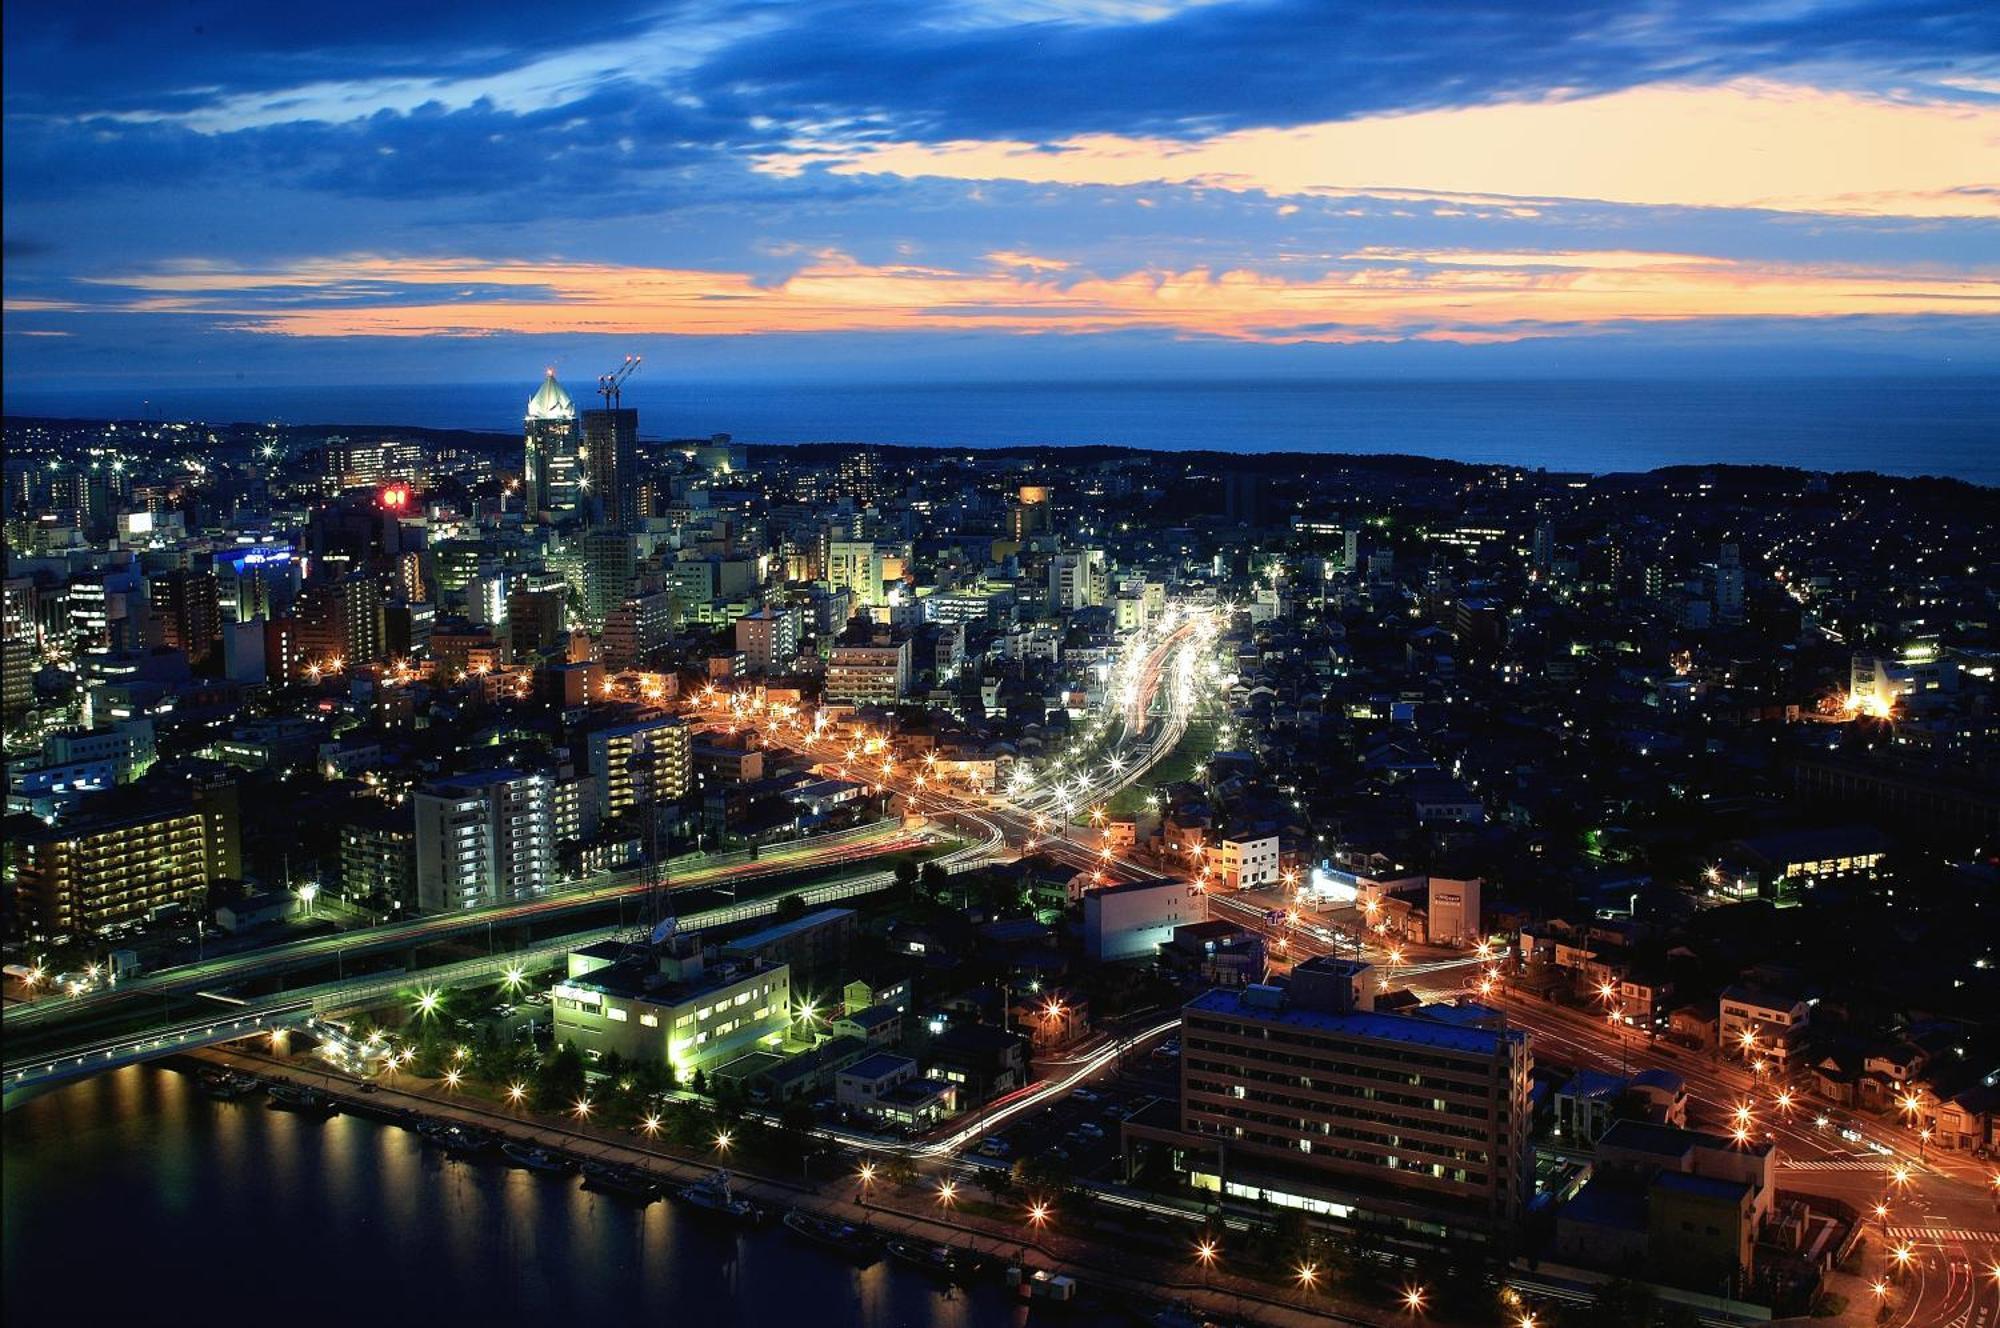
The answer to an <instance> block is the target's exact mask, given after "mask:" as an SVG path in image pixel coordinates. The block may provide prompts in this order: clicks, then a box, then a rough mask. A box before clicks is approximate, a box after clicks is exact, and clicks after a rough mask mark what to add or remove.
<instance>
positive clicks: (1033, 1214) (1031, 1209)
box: [1028, 1199, 1049, 1233]
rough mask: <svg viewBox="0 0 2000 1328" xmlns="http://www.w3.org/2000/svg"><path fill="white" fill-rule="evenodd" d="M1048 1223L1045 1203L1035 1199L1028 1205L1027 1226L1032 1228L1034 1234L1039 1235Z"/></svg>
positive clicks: (1047, 1207)
mask: <svg viewBox="0 0 2000 1328" xmlns="http://www.w3.org/2000/svg"><path fill="white" fill-rule="evenodd" d="M1048 1221H1049V1206H1048V1205H1047V1204H1046V1203H1043V1202H1042V1201H1041V1200H1040V1199H1037V1200H1035V1201H1034V1202H1033V1203H1031V1204H1029V1205H1028V1225H1029V1226H1031V1227H1033V1228H1034V1229H1035V1230H1036V1232H1038V1233H1039V1232H1040V1231H1041V1229H1042V1228H1043V1227H1044V1226H1047V1225H1048Z"/></svg>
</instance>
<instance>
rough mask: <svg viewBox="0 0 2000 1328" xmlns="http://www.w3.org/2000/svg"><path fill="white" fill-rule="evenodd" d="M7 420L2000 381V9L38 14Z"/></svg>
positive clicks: (1142, 6)
mask: <svg viewBox="0 0 2000 1328" xmlns="http://www.w3.org/2000/svg"><path fill="white" fill-rule="evenodd" d="M4 74H5V79H4V114H5V121H4V132H5V145H4V146H5V153H4V179H5V201H6V219H5V243H6V277H5V297H6V313H5V323H4V326H5V338H6V341H5V350H6V355H5V381H6V383H7V385H8V386H9V387H20V388H27V387H46V386H49V385H53V384H57V383H73V382H79V381H87V382H97V383H118V384H133V385H140V386H145V385H159V386H165V385H168V384H170V383H173V382H187V383H199V382H230V381H244V382H249V383H267V384H286V383H297V384H312V383H340V382H391V381H418V380H423V379H427V378H448V379H452V380H495V381H499V380H508V379H527V380H529V381H532V379H533V377H534V376H535V374H536V373H537V372H538V370H539V367H540V366H541V365H542V364H544V363H555V364H558V365H563V366H568V365H570V364H575V365H576V366H577V368H576V371H577V372H581V373H585V374H588V373H594V372H595V366H597V365H598V364H599V363H600V362H608V360H607V357H609V360H611V361H615V359H616V358H617V357H618V356H619V355H622V354H623V353H626V352H627V351H640V352H643V353H645V354H646V355H647V356H648V360H649V363H654V364H661V365H663V366H664V365H666V364H672V365H674V366H675V368H676V371H678V372H683V373H686V374H689V375H693V376H703V377H713V378H768V379H784V378H788V377H796V378H815V377H851V378H877V379H897V378H903V377H910V376H930V377H966V378H1006V377H1009V376H1038V375H1047V374H1060V375H1063V376H1084V377H1088V376H1092V375H1103V376H1131V375H1135V374H1136V375H1144V374H1146V373H1171V374H1175V375H1189V374H1195V375H1199V374H1203V373H1213V374H1218V375H1229V376H1238V377H1241V376H1255V375H1258V374H1265V373H1269V374H1284V375H1297V374H1308V375H1311V374H1326V375H1342V374H1368V375H1375V374H1395V373H1433V372H1447V373H1465V374H1475V375H1486V374H1490V375H1499V376H1505V375H1509V374H1516V373H1520V374H1526V373H1535V374H1545V373H1549V372H1578V373H1613V372H1632V371H1645V370H1648V369H1661V370H1663V371H1672V372H1689V373H1700V372H1708V371H1743V370H1744V369H1745V368H1746V367H1750V368H1754V367H1756V366H1759V365H1770V366H1772V367H1774V368H1775V367H1782V368H1784V369H1786V370H1788V371H1797V370H1799V369H1807V368H1812V367H1815V366H1820V367H1825V368H1828V369H1830V370H1836V371H1839V372H1857V371H1860V372H1865V371H1871V370H1879V371H1882V372H1896V373H1904V372H1927V371H1954V372H1956V371H1964V370H1967V369H1972V370H1991V369H1993V368H1994V367H1995V365H1996V363H2000V353H1997V352H1996V347H2000V338H1996V330H2000V322H1996V318H1995V313H1996V301H1997V300H2000V283H1996V280H1995V276H1996V266H1997V265H2000V225H1996V218H1997V217H2000V9H1996V8H1995V7H1994V6H1992V5H1990V4H1985V5H1981V4H1946V3H1927V2H1925V0H1916V2H1915V3H1911V2H1907V0H1905V2H1901V3H1888V2H1886V0H1859V2H1856V3H1837V4H1822V3H1810V2H1807V0H1794V2H1789V3H1787V2H1782V0H1779V2H1772V3H1760V4H1736V5H1728V6H1704V5H1686V4H1675V3H1657V2H1656V3H1647V4H1636V5H1635V4H1630V3H1621V4H1597V3H1576V2H1565V0H1548V2H1545V3H1538V4H1532V5H1530V4H1520V5H1510V4H1497V3H1457V2H1455V0H1446V2H1444V3H1437V4H1427V5H1421V6H1419V5H1388V4H1380V5H1360V4H1347V3H1316V4H1303V3H1289V2H1281V0H1261V2H1251V3H1245V2H1240V0H1237V2H1231V0H1221V2H1217V3H1175V2H1174V0H1158V2H1157V3H1147V2H1145V0H1085V2H1084V3H1075V4H1056V3H1044V2H1042V0H1020V2H1018V3H1011V4H998V5H988V4H975V3H944V4H927V3H913V2H906V0H897V2H895V3H869V4H809V3H798V4H771V3H689V4H665V5H660V4H652V5H625V4H620V3H609V4H599V5H594V6H590V7H588V8H587V9H582V10H576V11H568V10H567V9H566V8H565V7H556V6H548V7H539V6H538V7H532V8H529V7H510V6H506V5H500V4H492V5H487V4H472V3H457V2H456V0H453V2H450V3H432V4H427V5H422V6H407V5H403V4H396V5H390V4H385V3H379V2H378V0H360V2H359V3H347V4H342V5H338V6H331V5H322V4H303V5H268V4H259V5H251V4H237V3H223V2H221V0H204V2H197V3H177V4H160V3H155V4H148V5H119V4H105V5H98V6H92V7H87V8H79V7H75V6H70V5H56V4H52V3H44V2H42V0H24V2H22V3H15V4H10V6H9V9H8V15H7V24H6V29H5V70H4Z"/></svg>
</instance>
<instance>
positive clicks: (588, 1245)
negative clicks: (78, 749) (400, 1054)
mask: <svg viewBox="0 0 2000 1328" xmlns="http://www.w3.org/2000/svg"><path fill="white" fill-rule="evenodd" d="M4 1181H5V1184H4V1223H0V1262H4V1267H5V1275H4V1276H5V1290H6V1296H7V1304H8V1308H9V1315H8V1317H9V1319H10V1320H12V1321H16V1322H23V1323H25V1322H33V1321H35V1320H36V1316H38V1315H40V1314H58V1313H61V1314H65V1315H70V1316H73V1315H74V1313H75V1311H76V1310H77V1309H78V1308H79V1306H81V1305H86V1304H87V1305H88V1306H89V1307H90V1310H91V1317H92V1318H93V1319H99V1318H102V1319H110V1318H113V1317H123V1316H127V1315H130V1316H134V1317H138V1318H142V1320H143V1321H150V1322H180V1321H184V1320H188V1319H192V1318H196V1317H201V1318H204V1319H207V1318H210V1317H211V1316H214V1315H218V1314H227V1313H230V1312H233V1311H245V1310H259V1311H262V1310H267V1309H269V1308H271V1307H272V1306H273V1305H276V1304H283V1305H285V1306H286V1311H285V1318H286V1324H287V1328H309V1326H310V1325H317V1324H329V1325H330V1324H334V1323H339V1324H342V1325H343V1326H344V1328H351V1325H352V1324H353V1323H354V1322H355V1318H356V1315H357V1314H365V1313H366V1312H367V1310H366V1309H365V1308H364V1306H365V1305H369V1304H373V1305H380V1304H382V1303H383V1302H384V1300H385V1299H388V1300H391V1301H394V1300H396V1299H404V1300H406V1301H407V1303H409V1304H412V1305H422V1306H424V1307H425V1308H426V1311H427V1312H428V1313H445V1314H450V1315H453V1316H458V1315H467V1314H469V1315H492V1316H504V1318H505V1320H506V1321H511V1322H518V1321H520V1320H521V1319H522V1318H524V1317H528V1316H539V1317H543V1318H550V1317H555V1316H561V1317H562V1318H565V1319H567V1318H573V1317H576V1316H578V1315H579V1314H581V1315H583V1316H592V1315H617V1316H619V1317H620V1318H621V1319H625V1318H629V1317H630V1316H632V1315H635V1314H636V1315H640V1316H642V1321H651V1322H668V1321H671V1322H681V1323H694V1324H701V1325H704V1326H706V1325H717V1326H718V1328H730V1326H732V1325H742V1326H743V1328H751V1326H752V1325H763V1324H771V1323H783V1322H798V1323H810V1324H813V1325H814V1328H999V1325H1003V1324H1005V1325H1010V1324H1013V1323H1015V1322H1016V1321H1017V1319H1018V1317H1019V1315H1020V1311H1019V1309H1018V1307H1016V1306H1015V1305H1013V1304H1012V1303H1011V1302H1010V1301H1009V1300H1008V1299H1007V1298H1006V1296H1005V1295H1004V1293H1003V1292H1002V1291H1001V1290H1000V1289H999V1288H997V1287H992V1286H988V1287H982V1288H979V1289H977V1290H975V1291H972V1292H969V1293H968V1292H965V1291H959V1292H955V1293H946V1292H945V1291H943V1290H942V1289H941V1288H940V1287H938V1286H937V1285H936V1284H934V1283H933V1282H931V1281H930V1280H929V1279H927V1278H925V1277H923V1276H922V1275H921V1274H918V1273H915V1272H912V1271H910V1270H907V1269H904V1268H901V1267H898V1266H896V1265H893V1264H891V1263H887V1262H884V1263H879V1264H876V1265H875V1266H873V1267H871V1268H867V1269H860V1270H857V1269H854V1268H852V1267H850V1266H848V1265H846V1264H844V1263H841V1262H839V1261H838V1260H836V1259H833V1258H832V1257H830V1256H828V1255H825V1254H823V1253H821V1252H819V1251H816V1250H810V1249H806V1248H803V1247H801V1246H800V1245H798V1244H797V1243H796V1242H795V1241H794V1240H793V1239H792V1238H790V1237H789V1236H787V1235H786V1234H785V1233H784V1232H783V1231H782V1230H778V1229H773V1230H769V1231H761V1232H755V1233H737V1232H732V1231H728V1230H724V1229H719V1228H716V1227H713V1226H711V1225H709V1224H706V1223H703V1222H701V1221H699V1220H696V1219H694V1218H692V1217H691V1216H690V1215H689V1214H688V1213H687V1212H685V1211H684V1210H681V1209H678V1208H677V1207H676V1206H675V1205H673V1204H672V1203H671V1202H664V1203H656V1204H652V1205H650V1206H648V1207H645V1208H637V1207H634V1206H633V1205H631V1204H629V1203H627V1202H625V1201H623V1200H621V1199H619V1198H616V1197H615V1196H609V1195H602V1194H597V1193H595V1192H592V1191H588V1190H585V1189H583V1188H581V1187H580V1186H579V1184H578V1183H577V1180H576V1178H575V1177H573V1176H570V1177H551V1176H545V1175H540V1174H536V1173H531V1172H527V1171H521V1170H517V1169H514V1168H509V1167H504V1166H501V1165H498V1164H494V1163H466V1162H459V1161H454V1160H451V1159H447V1158H445V1157H444V1156H443V1155H442V1154H440V1153H439V1152H437V1151H436V1150H434V1149H426V1148H425V1147H424V1146H423V1143H422V1140H421V1139H419V1137H418V1136H417V1135H416V1134H415V1133H413V1132H411V1131H408V1130H402V1129H398V1128H396V1127H394V1126H388V1125H381V1124H378V1123H376V1122H373V1121H367V1120H357V1119H354V1118H351V1117H345V1116H336V1117H334V1118H333V1119H331V1120H327V1121H318V1120H313V1119H310V1118H308V1117H304V1116H300V1115H296V1114H294V1113H291V1112H284V1111H273V1110H271V1109H269V1108H268V1107H266V1106H265V1104H264V1102H263V1101H262V1099H261V1098H256V1097H252V1098H245V1099H242V1100H240V1101H236V1102H217V1101H213V1100H211V1099H210V1098H208V1097H207V1096H205V1095H204V1094H203V1093H201V1092H200V1090H199V1088H198V1087H197V1086H196V1085H195V1083H194V1081H193V1080H192V1079H190V1078H188V1077H186V1076H184V1075H181V1074H178V1073H176V1072H173V1071H170V1070H163V1069H157V1068H153V1067H147V1066H133V1067H130V1068H127V1069H123V1070H119V1071H116V1072H114V1073H111V1074H106V1075H99V1076H97V1077H96V1078H93V1079H87V1080H84V1081H82V1082H80V1083H76V1084H72V1085H69V1086H67V1087H64V1088H62V1089H60V1090H58V1091H56V1092H53V1093H49V1094H46V1095H44V1096H42V1097H39V1098H36V1099H34V1100H32V1101H30V1102H27V1103H24V1104H22V1105H21V1106H19V1107H17V1108H15V1109H14V1110H13V1111H11V1112H8V1113H7V1115H6V1117H5V1173H4ZM411 1297H416V1299H409V1298H411Z"/></svg>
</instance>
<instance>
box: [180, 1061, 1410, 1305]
mask: <svg viewBox="0 0 2000 1328" xmlns="http://www.w3.org/2000/svg"><path fill="white" fill-rule="evenodd" d="M199 1055H200V1059H202V1060H205V1061H208V1062H211V1063H214V1064H218V1065H224V1066H227V1067H229V1068H231V1069H236V1070H241V1071H244V1072H246V1073H250V1074H254V1075H257V1076H258V1077H260V1078H263V1079H266V1080H276V1081H286V1082H292V1083H298V1084H309V1085H312V1086H314V1087H318V1088H322V1089H325V1090H326V1091H328V1092H329V1093H331V1094H332V1095H333V1096H335V1097H336V1098H341V1099H358V1097H359V1089H360V1085H359V1082H358V1081H356V1080H353V1079H351V1078H349V1077H348V1076H345V1075H342V1074H340V1073H338V1072H331V1073H329V1071H327V1070H326V1069H324V1068H322V1067H320V1066H318V1065H313V1066H310V1067H308V1066H305V1065H301V1064H299V1063H296V1062H294V1061H288V1060H284V1059H279V1058H276V1057H272V1056H268V1055H264V1054H261V1053H258V1052H251V1051H245V1050H242V1049H240V1048H213V1049H209V1050H206V1051H203V1052H201V1053H200V1054H199ZM368 1096H369V1098H370V1100H371V1101H372V1102H373V1103H375V1104H379V1105H383V1106H397V1107H405V1108H408V1109H410V1110H412V1111H414V1112H416V1113H417V1114H418V1115H420V1116H423V1117H425V1118H428V1119H432V1120H440V1121H458V1122H462V1123H464V1124H468V1125H475V1126H479V1127H481V1128H484V1129H488V1130H491V1131H493V1132H495V1133H496V1134H500V1135H503V1136H504V1137H506V1138H508V1139H510V1140H518V1141H521V1142H524V1143H531V1144H534V1145H537V1146H540V1147H543V1148H549V1149H555V1150H560V1151H562V1152H565V1153H568V1154H570V1155H572V1156H575V1157H578V1158H584V1159H601V1160H604V1161H607V1162H614V1163H619V1164H623V1165H628V1166H634V1167H638V1168H640V1169H642V1170H644V1171H647V1172H649V1173H651V1174H652V1175H654V1176H655V1177H657V1178H658V1179H660V1180H661V1181H663V1182H665V1183H667V1184H668V1185H670V1186H672V1185H680V1184H686V1183H687V1182H689V1181H694V1180H699V1179H701V1178H703V1177H706V1176H709V1175H712V1174H713V1173H714V1172H715V1171H717V1170H718V1169H720V1168H721V1165H722V1164H721V1163H719V1162H704V1161H699V1160H695V1159H692V1158H688V1157H684V1156H681V1155H679V1154H677V1153H671V1152H668V1151H666V1150H665V1149H664V1148H662V1147H659V1146H655V1145H652V1144H649V1143H646V1142H644V1141H641V1140H639V1139H636V1138H634V1137H633V1136H632V1135H631V1134H630V1133H629V1132H627V1131H624V1130H619V1129H613V1128H610V1127H599V1126H594V1125H591V1124H588V1123H586V1122H581V1121H575V1120H569V1119H556V1118H552V1117H549V1116H546V1115H542V1114H539V1113H533V1112H528V1111H525V1110H507V1109H503V1108H499V1107H496V1106H493V1105H491V1104H488V1103H486V1102H484V1101H481V1100H478V1099H472V1098H467V1097H465V1096H463V1095H456V1094H450V1093H447V1092H445V1091H442V1090H441V1089H439V1088H435V1087H433V1086H431V1085H429V1084H426V1083H423V1082H421V1081H416V1080H407V1079H406V1080H404V1081H402V1082H399V1083H397V1084H394V1085H389V1084H381V1085H378V1086H377V1087H376V1089H375V1090H374V1091H373V1092H372V1093H370V1094H369V1095H368ZM728 1170H729V1171H730V1174H731V1177H732V1181H733V1184H732V1188H733V1189H734V1190H735V1191H736V1192H737V1193H739V1194H742V1195H744V1196H746V1197H748V1198H750V1199H753V1200H755V1201H756V1202H758V1203H761V1204H764V1205H765V1206H767V1207H770V1208H772V1209H776V1210H780V1211H782V1210H783V1209H785V1208H790V1207H797V1208H802V1209H806V1210H809V1211H811V1212H815V1213H821V1214H825V1215H827V1216H831V1217H838V1218H841V1219H843V1220H845V1221H849V1222H856V1223H860V1222H866V1223H867V1224H868V1225H870V1226H871V1227H873V1228H874V1229H875V1230H876V1231H877V1232H878V1233H880V1234H882V1235H885V1236H910V1237H913V1238H917V1239H922V1240H925V1241H929V1242H932V1243H936V1244H953V1245H958V1246H961V1247H965V1248H969V1249H974V1250H977V1251H978V1252H979V1253H980V1254H982V1255H984V1256H986V1257H987V1258H989V1259H992V1260H996V1261H1000V1262H1004V1263H1014V1262H1025V1264H1026V1265H1027V1266H1028V1267H1031V1268H1037V1269H1046V1270H1048V1271H1049V1272H1051V1273H1057V1274H1066V1275H1068V1276H1070V1277H1073V1278H1075V1279H1076V1280H1077V1282H1078V1283H1079V1284H1080V1285H1082V1286H1083V1287H1084V1288H1086V1289H1087V1290H1089V1291H1095V1292H1099V1293H1109V1294H1112V1295H1118V1296H1131V1297H1137V1298H1143V1299H1148V1300H1154V1301H1161V1300H1172V1301H1181V1302H1185V1303H1186V1304H1187V1305H1188V1306H1189V1307H1190V1308H1192V1309H1194V1310H1196V1311H1198V1312H1200V1313H1201V1314H1205V1315H1208V1316H1210V1317H1213V1318H1216V1319H1219V1320H1222V1321H1224V1322H1230V1321H1235V1322H1246V1323H1257V1324H1264V1325H1269V1326H1270V1328H1326V1325H1329V1324H1349V1325H1365V1326H1366V1328H1385V1326H1386V1325H1389V1324H1391V1323H1394V1322H1396V1320H1395V1319H1393V1318H1391V1317H1390V1316H1389V1315H1387V1314H1377V1313H1373V1312H1370V1311H1367V1310H1364V1309H1359V1308H1357V1307H1353V1306H1350V1305H1345V1304H1340V1305H1336V1304H1335V1303H1334V1301H1333V1298H1332V1297H1330V1296H1324V1295H1316V1296H1315V1297H1314V1299H1315V1300H1317V1301H1319V1302H1320V1303H1319V1304H1309V1303H1306V1301H1305V1300H1304V1297H1303V1296H1301V1295H1298V1294H1293V1295H1290V1296H1288V1295H1287V1294H1286V1293H1285V1292H1283V1291H1281V1290H1279V1289H1277V1288H1274V1287H1272V1286H1271V1285H1270V1284H1268V1283H1264V1282H1258V1281H1253V1280H1251V1279H1249V1278H1245V1277H1239V1276H1235V1275H1233V1274H1231V1273H1230V1272H1228V1271H1227V1270H1226V1269H1224V1268H1216V1269H1212V1270H1210V1271H1209V1272H1208V1273H1207V1274H1206V1275H1204V1274H1203V1273H1202V1272H1201V1270H1200V1269H1199V1268H1197V1267H1195V1266H1194V1264H1193V1260H1192V1258H1190V1260H1189V1261H1188V1262H1186V1263H1183V1264H1179V1265H1175V1264H1172V1263H1169V1262H1167V1261H1164V1260H1160V1259H1157V1258H1150V1257H1148V1256H1146V1255H1144V1254H1140V1253H1135V1252H1133V1251H1132V1250H1129V1249H1118V1248H1113V1247H1111V1246H1110V1245H1109V1244H1108V1243H1106V1242H1104V1241H1099V1240H1089V1239H1084V1238H1080V1237H1076V1236H1072V1235H1067V1234H1065V1233H1063V1232H1061V1231H1058V1230H1053V1229H1050V1228H1046V1227H1045V1228H1044V1229H1043V1230H1041V1231H1040V1232H1032V1231H1029V1230H1028V1229H1027V1227H1026V1224H1025V1222H1024V1223H1022V1224H1018V1225H1013V1226H1003V1224H1001V1223H999V1222H996V1221H994V1220H992V1219H989V1218H986V1217H983V1216H980V1215H978V1214H973V1213H965V1212H956V1213H952V1214H949V1215H947V1214H944V1213H941V1212H939V1211H938V1209H937V1208H936V1206H935V1205H934V1204H928V1203H922V1202H921V1201H918V1202H912V1196H909V1195H898V1194H896V1193H895V1192H894V1190H893V1187H890V1186H887V1185H883V1184H878V1185H876V1186H875V1187H874V1193H873V1194H872V1195H871V1196H869V1197H868V1198H867V1200H866V1202H865V1203H864V1202H857V1198H858V1197H859V1195H858V1192H857V1188H856V1185H855V1182H854V1180H853V1178H852V1177H849V1176H842V1177H840V1178H838V1179H836V1180H824V1181H822V1182H820V1183H819V1184H817V1185H802V1184H800V1183H799V1182H797V1181H791V1180H784V1179H779V1178H776V1177H772V1176H767V1175H758V1174H756V1173H752V1172H745V1171H742V1170H740V1169H738V1168H737V1167H735V1166H734V1165H731V1166H729V1168H728ZM1190 1239H1192V1230H1190Z"/></svg>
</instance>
